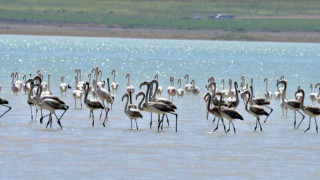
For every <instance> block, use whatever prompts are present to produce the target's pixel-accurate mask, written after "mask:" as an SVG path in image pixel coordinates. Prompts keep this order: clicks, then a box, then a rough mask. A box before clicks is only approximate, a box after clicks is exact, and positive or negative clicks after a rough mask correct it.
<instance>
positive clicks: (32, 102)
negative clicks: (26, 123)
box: [27, 80, 38, 121]
mask: <svg viewBox="0 0 320 180" xmlns="http://www.w3.org/2000/svg"><path fill="white" fill-rule="evenodd" d="M29 82H30V85H31V89H30V92H29V94H28V100H27V103H28V105H29V106H30V111H31V121H33V113H32V106H35V107H36V117H35V120H36V118H37V112H38V108H37V100H36V96H37V95H36V94H35V93H36V92H34V87H36V86H34V83H33V81H32V80H29Z"/></svg>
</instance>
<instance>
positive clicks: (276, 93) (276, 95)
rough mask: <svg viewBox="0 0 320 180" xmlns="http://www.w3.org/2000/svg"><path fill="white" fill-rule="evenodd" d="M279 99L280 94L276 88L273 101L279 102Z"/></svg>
mask: <svg viewBox="0 0 320 180" xmlns="http://www.w3.org/2000/svg"><path fill="white" fill-rule="evenodd" d="M278 82H279V79H277V83H278ZM280 97H281V92H280V90H279V87H277V90H276V91H275V92H274V99H275V100H280Z"/></svg>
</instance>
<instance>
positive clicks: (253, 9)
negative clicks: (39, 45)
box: [0, 0, 320, 32]
mask: <svg viewBox="0 0 320 180" xmlns="http://www.w3.org/2000/svg"><path fill="white" fill-rule="evenodd" d="M319 12H320V3H319V2H318V1H317V0H306V1H299V0H283V1H281V2H278V1H274V0H260V1H253V0H242V1H239V0H224V1H222V0H220V1H219V0H218V1H210V0H208V1H195V0H188V1H182V0H175V1H168V0H161V1H160V0H136V1H130V0H117V1H111V0H68V1H65V0H12V1H7V0H0V20H9V21H15V20H18V21H23V22H38V23H39V22H40V23H52V22H54V23H59V22H67V23H86V24H87V23H89V24H104V25H107V26H109V27H119V26H121V27H125V28H141V27H149V28H169V29H192V30H201V29H221V30H231V31H237V32H239V31H249V30H255V31H256V30H261V31H320V20H318V19H272V17H273V16H295V15H309V16H310V15H311V16H312V15H314V16H317V15H319ZM218 13H229V14H235V15H236V16H237V17H239V16H246V17H249V19H234V20H208V19H204V20H193V19H189V18H192V17H193V15H194V14H201V15H202V16H203V17H204V18H206V17H207V15H210V14H218ZM259 16H264V17H271V19H250V17H259Z"/></svg>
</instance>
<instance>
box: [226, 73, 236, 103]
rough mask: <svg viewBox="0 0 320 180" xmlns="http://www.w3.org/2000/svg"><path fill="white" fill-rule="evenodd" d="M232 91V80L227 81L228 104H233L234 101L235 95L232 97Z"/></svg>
mask: <svg viewBox="0 0 320 180" xmlns="http://www.w3.org/2000/svg"><path fill="white" fill-rule="evenodd" d="M233 91H235V90H234V89H232V80H231V79H229V92H228V94H229V97H228V99H227V103H228V104H229V103H230V102H234V101H236V98H235V95H233Z"/></svg>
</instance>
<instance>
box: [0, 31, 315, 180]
mask: <svg viewBox="0 0 320 180" xmlns="http://www.w3.org/2000/svg"><path fill="white" fill-rule="evenodd" d="M319 60H320V45H319V44H295V43H266V42H224V41H189V40H152V39H120V38H84V37H41V36H10V35H1V36H0V62H1V66H0V71H1V73H0V80H1V81H0V84H1V85H2V92H1V93H0V96H1V97H5V98H6V99H8V100H9V102H10V105H11V106H12V107H13V109H12V111H10V112H9V113H8V114H6V115H5V116H4V117H3V118H1V119H0V144H1V145H0V157H1V161H0V177H1V179H9V178H14V179H18V178H19V179H44V178H48V179H101V178H104V179H106V178H112V179H114V178H117V179H152V178H154V179H199V178H201V179H222V178H224V179H257V178H263V179H275V178H283V179H292V178H296V179H302V178H305V179H317V178H318V177H319V175H320V171H319V168H320V165H319V162H320V156H319V152H320V145H319V144H320V136H319V134H317V133H316V131H315V125H314V122H313V121H312V125H311V130H310V131H309V132H308V133H304V132H303V130H304V129H306V127H307V124H308V123H307V121H305V122H304V123H303V125H302V127H301V129H299V130H295V131H294V130H293V112H292V111H289V112H288V117H282V111H281V109H280V106H279V104H280V102H278V101H275V100H272V101H271V104H272V105H271V106H272V107H273V108H274V112H273V114H272V115H271V116H270V118H269V120H268V122H267V123H266V124H262V126H263V130H264V131H263V132H258V131H257V132H254V131H253V129H254V126H255V118H254V117H253V116H251V115H249V114H248V113H246V112H245V110H244V106H243V103H242V102H241V104H240V106H239V107H238V111H239V112H240V113H241V114H242V115H243V117H244V121H236V122H235V126H236V128H237V134H236V135H235V134H233V132H231V133H229V134H225V133H224V132H223V128H222V127H220V128H219V130H218V131H217V132H215V133H212V132H211V131H212V129H213V126H215V124H214V125H213V124H212V121H211V120H212V116H210V121H207V120H206V115H205V112H206V110H205V103H204V102H203V99H202V96H203V94H204V93H205V89H204V86H205V84H206V83H207V79H208V77H210V76H214V77H215V78H216V81H217V82H218V85H219V89H221V86H220V85H221V83H220V81H221V79H222V78H225V79H229V78H232V79H233V80H236V81H238V83H240V77H241V76H242V75H244V76H246V80H247V82H249V80H250V78H251V77H253V78H254V85H255V95H256V96H264V82H263V78H264V77H268V78H269V79H270V80H269V83H270V84H269V89H270V90H271V91H272V92H274V91H275V90H276V86H275V84H276V78H278V77H280V76H281V75H285V77H286V79H287V80H288V98H289V99H292V98H293V97H294V90H295V89H296V88H297V86H298V85H301V87H302V88H303V89H305V90H306V93H307V98H306V102H305V104H311V102H310V100H309V96H308V94H309V93H310V88H309V85H310V83H318V82H319V75H318V74H317V71H318V70H319V62H320V61H319ZM96 66H99V67H100V69H101V70H102V71H103V77H104V78H106V77H107V76H108V77H111V70H112V69H113V68H114V69H116V71H117V77H116V80H117V81H118V82H119V91H118V93H117V94H116V98H115V103H114V109H113V110H112V111H111V112H110V113H109V122H108V123H107V125H106V127H105V128H104V127H103V126H102V122H99V120H98V117H99V115H98V114H99V112H97V111H96V112H95V115H96V123H95V127H94V128H92V127H91V118H89V117H88V115H89V111H88V109H87V108H86V107H85V106H84V108H83V110H75V109H74V100H73V98H72V90H68V92H67V98H62V100H64V101H65V102H66V103H67V104H68V105H69V106H70V109H69V110H68V111H67V113H66V114H65V116H64V117H63V119H62V124H63V126H64V129H63V130H60V129H59V128H58V125H57V123H56V121H55V120H54V121H53V128H52V129H46V128H45V124H40V123H39V122H38V119H37V122H31V121H30V109H29V106H28V105H27V103H26V100H27V96H26V95H23V93H20V94H19V95H18V96H13V93H12V92H11V90H10V83H11V78H10V73H11V72H13V71H14V72H15V71H18V72H19V73H20V79H22V74H30V73H31V74H32V75H34V74H36V70H37V69H40V70H41V72H42V73H43V74H44V75H45V80H46V78H47V73H49V72H50V73H51V77H52V78H51V91H52V92H53V93H54V94H56V95H57V96H60V90H59V84H60V77H61V75H64V76H65V77H66V79H65V81H66V82H67V83H69V84H70V85H71V86H72V87H74V70H75V68H81V70H82V79H83V80H87V73H89V71H90V70H91V69H92V68H94V67H96ZM127 72H130V73H131V84H132V85H133V86H134V87H135V92H139V89H138V85H139V83H140V82H143V81H146V80H147V81H150V80H151V79H152V78H153V76H154V74H155V73H156V72H158V73H159V83H160V85H161V86H162V87H164V93H163V94H162V96H163V97H168V94H167V93H166V88H167V87H168V85H169V76H170V75H172V76H174V77H175V83H176V80H177V78H182V77H183V76H184V75H185V74H186V73H189V74H190V80H191V79H195V80H196V85H197V86H199V87H200V88H201V93H200V94H199V95H198V96H193V95H185V96H184V97H183V99H177V97H175V98H174V103H175V104H176V106H177V107H178V110H177V113H178V114H179V119H178V132H175V131H174V118H173V117H170V119H171V124H170V127H167V126H166V125H165V127H164V130H163V131H160V132H158V131H157V129H156V128H155V126H154V127H153V128H152V129H151V130H150V129H149V120H150V115H149V114H147V113H143V115H144V119H139V120H138V124H139V130H138V131H137V130H130V121H129V119H128V118H127V117H126V116H125V114H124V112H123V107H124V102H121V96H122V95H123V94H124V92H125V88H126V79H125V75H126V73H127ZM46 81H47V80H46ZM182 82H183V86H184V84H185V80H183V81H182ZM175 86H176V87H177V85H176V84H175ZM134 102H135V103H136V101H135V100H134ZM4 110H5V108H3V107H0V112H2V111H4ZM297 117H298V119H299V118H300V116H299V115H298V116H297ZM306 119H308V118H307V117H306ZM45 122H46V120H45ZM155 124H157V123H156V121H154V125H155Z"/></svg>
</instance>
